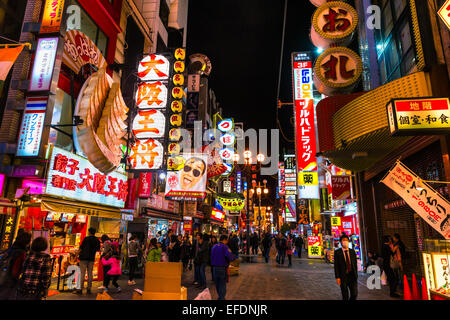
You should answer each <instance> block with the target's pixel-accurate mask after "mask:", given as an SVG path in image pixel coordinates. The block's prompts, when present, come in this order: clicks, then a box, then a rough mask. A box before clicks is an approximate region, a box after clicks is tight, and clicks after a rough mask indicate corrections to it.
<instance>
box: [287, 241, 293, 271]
mask: <svg viewBox="0 0 450 320" xmlns="http://www.w3.org/2000/svg"><path fill="white" fill-rule="evenodd" d="M292 238H293V236H292V234H290V235H289V237H288V240H287V242H286V254H287V256H288V260H289V264H288V267H289V268H290V267H292V253H293V252H294V243H293V242H294V240H293V239H292Z"/></svg>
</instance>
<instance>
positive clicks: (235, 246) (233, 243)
mask: <svg viewBox="0 0 450 320" xmlns="http://www.w3.org/2000/svg"><path fill="white" fill-rule="evenodd" d="M228 247H229V248H230V250H231V252H232V253H233V255H234V256H235V257H239V236H238V234H237V232H235V233H231V235H230V239H229V241H228Z"/></svg>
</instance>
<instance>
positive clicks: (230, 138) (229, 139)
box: [219, 133, 236, 146]
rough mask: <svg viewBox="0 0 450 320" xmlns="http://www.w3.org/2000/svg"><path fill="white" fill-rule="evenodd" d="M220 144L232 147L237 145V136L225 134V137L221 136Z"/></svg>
mask: <svg viewBox="0 0 450 320" xmlns="http://www.w3.org/2000/svg"><path fill="white" fill-rule="evenodd" d="M219 140H220V142H222V144H223V145H224V146H231V145H233V144H234V143H235V141H236V136H235V135H234V134H231V133H225V134H223V135H221V136H220V139H219Z"/></svg>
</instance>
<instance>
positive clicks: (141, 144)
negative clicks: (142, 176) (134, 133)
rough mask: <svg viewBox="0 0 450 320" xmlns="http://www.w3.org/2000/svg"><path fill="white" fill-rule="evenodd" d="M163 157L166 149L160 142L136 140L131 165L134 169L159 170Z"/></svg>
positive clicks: (131, 154)
mask: <svg viewBox="0 0 450 320" xmlns="http://www.w3.org/2000/svg"><path fill="white" fill-rule="evenodd" d="M163 155H164V148H163V146H162V144H161V143H160V142H159V141H158V140H154V139H148V140H136V143H135V144H134V145H133V146H132V147H131V151H130V156H129V160H130V165H131V167H132V168H133V169H142V170H145V169H147V170H150V169H159V168H161V165H162V162H163Z"/></svg>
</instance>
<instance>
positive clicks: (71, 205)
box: [41, 198, 122, 220]
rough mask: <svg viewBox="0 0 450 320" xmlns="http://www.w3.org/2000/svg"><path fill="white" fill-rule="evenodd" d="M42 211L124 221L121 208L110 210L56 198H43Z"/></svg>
mask: <svg viewBox="0 0 450 320" xmlns="http://www.w3.org/2000/svg"><path fill="white" fill-rule="evenodd" d="M41 210H43V211H53V212H63V213H74V214H87V215H90V216H95V217H101V218H111V219H118V220H120V219H122V214H121V211H120V209H119V208H110V207H105V206H97V205H95V204H89V203H85V202H75V201H70V200H62V199H54V198H43V199H42V201H41Z"/></svg>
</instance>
